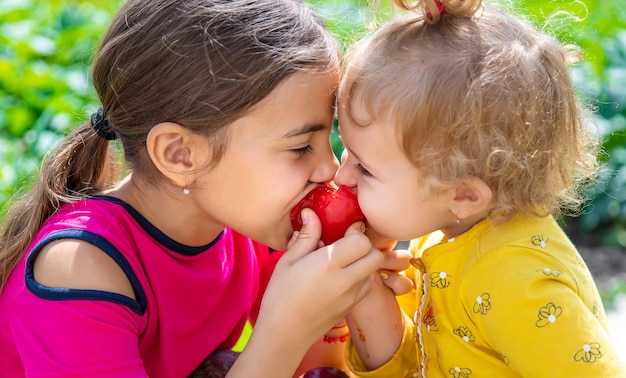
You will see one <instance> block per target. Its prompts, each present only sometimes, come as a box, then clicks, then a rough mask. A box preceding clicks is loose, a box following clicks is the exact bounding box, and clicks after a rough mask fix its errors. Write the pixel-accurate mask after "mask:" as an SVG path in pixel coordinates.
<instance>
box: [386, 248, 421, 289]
mask: <svg viewBox="0 0 626 378" xmlns="http://www.w3.org/2000/svg"><path fill="white" fill-rule="evenodd" d="M383 254H384V255H385V262H384V264H383V266H382V267H381V269H380V270H379V274H380V277H381V278H382V280H383V283H384V284H385V285H386V286H387V287H388V288H390V289H391V291H393V293H394V294H395V295H403V294H407V293H409V292H411V290H413V289H414V288H415V283H414V282H413V280H412V279H410V278H409V277H407V276H405V275H404V271H405V270H406V269H407V268H408V267H409V266H410V265H411V257H412V256H411V253H410V252H409V251H408V250H406V249H396V250H392V251H387V252H383Z"/></svg>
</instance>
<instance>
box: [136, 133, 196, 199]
mask: <svg viewBox="0 0 626 378" xmlns="http://www.w3.org/2000/svg"><path fill="white" fill-rule="evenodd" d="M195 138H197V137H196V136H195V135H194V134H193V133H191V132H190V131H189V130H188V129H186V128H184V127H183V126H181V125H179V124H177V123H173V122H163V123H159V124H157V125H155V126H153V127H152V129H151V130H150V132H149V133H148V137H147V138H146V147H147V150H148V154H149V155H150V158H151V159H152V162H153V164H154V165H155V166H156V168H157V169H158V170H159V171H160V172H161V173H162V174H163V175H164V176H165V177H167V178H169V179H170V180H172V181H173V182H175V183H176V184H177V185H178V186H180V187H184V186H186V185H189V182H188V180H189V179H188V176H190V175H191V172H193V171H197V170H198V168H199V166H198V161H197V159H196V155H197V154H194V153H192V152H193V148H192V147H193V146H194V140H195Z"/></svg>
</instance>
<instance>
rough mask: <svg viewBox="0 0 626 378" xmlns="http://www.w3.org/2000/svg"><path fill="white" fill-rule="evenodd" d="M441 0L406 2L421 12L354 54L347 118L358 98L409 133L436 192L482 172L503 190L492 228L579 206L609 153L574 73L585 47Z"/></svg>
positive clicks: (470, 3) (346, 82) (476, 0)
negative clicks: (521, 215) (601, 155)
mask: <svg viewBox="0 0 626 378" xmlns="http://www.w3.org/2000/svg"><path fill="white" fill-rule="evenodd" d="M426 1H427V2H428V3H429V4H430V5H426ZM432 2H433V0H423V1H422V0H420V1H418V2H417V3H414V4H411V3H408V2H406V1H403V0H397V1H396V3H397V4H398V5H399V6H400V7H402V8H404V9H415V10H417V11H418V12H417V15H415V14H414V12H411V15H410V17H401V18H397V19H395V20H392V21H389V22H388V23H386V24H384V25H383V26H382V27H381V28H380V29H378V30H377V31H376V32H375V33H373V34H372V35H371V36H369V37H367V38H365V39H363V40H361V41H359V42H358V43H356V44H355V45H354V46H353V47H352V48H351V50H350V51H349V52H348V55H347V57H346V59H345V62H344V64H345V67H344V75H343V79H342V83H341V87H340V96H341V97H342V98H343V100H342V102H343V103H345V104H347V113H348V116H350V103H351V102H353V101H358V102H359V104H361V105H363V106H364V108H365V109H367V111H368V112H369V116H370V119H371V120H375V121H378V122H387V123H390V124H393V125H395V127H397V128H398V137H399V139H400V141H401V145H402V147H403V150H404V153H405V154H406V156H407V157H408V159H409V160H410V161H411V162H412V164H414V166H415V167H416V168H418V171H419V172H420V176H421V177H419V180H420V183H421V184H422V185H423V186H424V194H426V195H427V194H428V193H435V192H441V191H444V190H447V189H449V188H452V187H454V186H455V185H457V184H458V183H459V182H460V181H461V180H462V179H463V178H465V177H467V176H476V177H479V178H481V179H482V180H483V181H484V182H485V183H487V185H488V186H489V187H490V188H491V190H492V192H493V202H492V204H491V209H490V214H489V219H490V220H491V221H493V222H506V221H507V220H509V219H510V218H511V217H513V216H514V215H515V214H516V213H517V212H520V211H521V212H527V213H530V214H534V215H538V216H545V215H549V214H553V215H559V214H561V213H562V211H563V210H565V209H567V210H576V209H577V208H578V207H579V205H580V204H581V203H582V202H583V196H582V195H581V191H580V184H582V183H585V182H589V180H591V179H593V178H594V176H595V175H596V174H597V171H598V162H597V154H598V151H599V139H598V138H597V136H596V135H595V134H594V133H593V132H592V130H591V128H590V127H589V123H588V122H587V121H588V120H587V118H586V117H585V115H586V113H587V111H586V109H585V108H584V105H583V104H582V103H581V102H580V100H579V98H578V95H577V93H576V91H575V88H574V86H573V83H572V81H571V78H570V75H569V71H568V65H569V64H570V63H571V62H572V61H574V60H575V59H578V56H577V54H576V50H573V49H569V48H567V46H563V45H561V44H560V43H559V42H558V41H557V40H556V39H554V38H553V37H551V36H549V35H547V34H546V33H544V32H541V31H539V30H537V29H536V28H535V27H533V26H532V24H531V23H529V22H528V21H526V20H523V19H522V18H520V17H518V16H515V15H512V14H509V13H506V12H504V11H502V10H500V9H499V8H498V7H496V6H494V5H483V4H482V3H481V1H480V0H467V1H463V0H447V1H446V0H444V1H443V3H441V2H439V4H440V5H442V6H443V10H444V12H443V13H441V12H439V13H438V12H436V10H437V7H435V6H433V5H432V4H431V3H432ZM433 10H435V13H436V14H433ZM351 118H352V117H351ZM352 121H354V122H356V120H354V119H352ZM364 126H365V125H364Z"/></svg>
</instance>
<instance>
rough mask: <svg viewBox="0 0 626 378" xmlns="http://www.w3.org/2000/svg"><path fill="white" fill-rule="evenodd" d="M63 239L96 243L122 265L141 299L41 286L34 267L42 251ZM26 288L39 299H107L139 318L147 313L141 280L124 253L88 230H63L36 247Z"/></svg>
mask: <svg viewBox="0 0 626 378" xmlns="http://www.w3.org/2000/svg"><path fill="white" fill-rule="evenodd" d="M60 239H78V240H83V241H86V242H87V243H90V244H93V245H94V246H96V247H98V248H100V249H101V250H102V251H104V252H105V253H106V254H107V255H109V256H110V257H111V258H112V259H113V260H114V261H115V262H116V263H117V264H118V265H119V266H120V268H122V270H123V271H124V273H125V274H126V277H128V279H129V281H130V284H131V286H132V287H133V291H134V292H135V296H136V297H137V300H135V299H132V298H129V297H127V296H125V295H122V294H118V293H111V292H107V291H101V290H83V289H69V288H55V287H48V286H43V285H41V284H39V283H38V282H37V281H35V276H34V273H33V265H34V263H35V259H36V258H37V255H38V254H39V252H41V250H42V249H43V248H44V247H45V246H46V245H47V244H49V243H51V242H53V241H55V240H60ZM25 276H26V277H25V279H26V286H27V287H28V289H29V290H30V291H31V292H32V293H33V294H35V295H36V296H38V297H40V298H44V299H51V300H64V299H87V300H104V301H109V302H114V303H119V304H121V305H125V306H127V307H129V308H130V309H131V310H133V311H135V312H136V313H138V314H139V315H143V314H144V313H145V312H146V295H145V292H144V290H143V288H142V287H141V284H140V283H139V280H138V279H137V276H136V275H135V273H134V272H133V270H132V269H131V267H130V264H129V263H128V261H127V260H126V258H125V257H124V255H122V253H121V252H120V251H119V250H118V249H117V248H116V247H115V246H114V245H113V244H111V243H110V242H109V241H108V240H106V239H105V238H104V237H102V236H101V235H97V234H94V233H92V232H89V231H86V230H77V229H66V230H61V231H56V232H53V233H51V234H50V235H48V236H46V237H45V238H43V239H42V240H41V241H39V243H37V245H36V246H35V247H34V248H33V250H32V251H31V253H30V256H28V260H27V262H26V273H25Z"/></svg>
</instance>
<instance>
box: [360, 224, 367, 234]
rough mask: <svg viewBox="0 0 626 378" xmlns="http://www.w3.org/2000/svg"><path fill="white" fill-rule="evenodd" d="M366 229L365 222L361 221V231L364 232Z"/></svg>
mask: <svg viewBox="0 0 626 378" xmlns="http://www.w3.org/2000/svg"><path fill="white" fill-rule="evenodd" d="M366 230H367V227H366V226H365V223H361V232H362V233H365V231H366Z"/></svg>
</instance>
